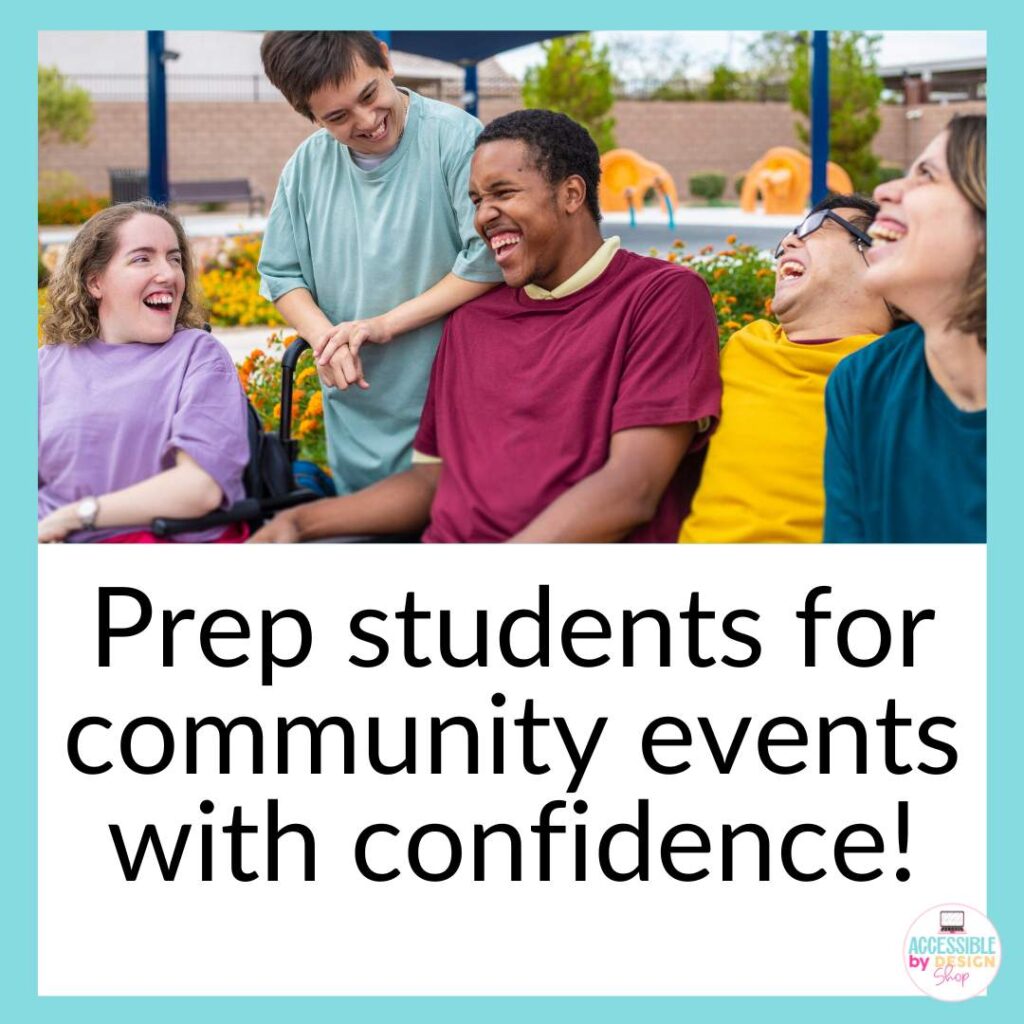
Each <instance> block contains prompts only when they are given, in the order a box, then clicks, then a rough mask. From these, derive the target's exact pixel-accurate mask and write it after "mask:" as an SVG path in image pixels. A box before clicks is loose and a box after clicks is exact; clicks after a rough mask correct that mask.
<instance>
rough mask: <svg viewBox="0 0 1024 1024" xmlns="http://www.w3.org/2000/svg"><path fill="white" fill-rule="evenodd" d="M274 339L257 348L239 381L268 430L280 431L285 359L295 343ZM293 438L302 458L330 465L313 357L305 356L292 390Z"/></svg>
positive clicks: (241, 368)
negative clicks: (282, 364) (288, 348)
mask: <svg viewBox="0 0 1024 1024" xmlns="http://www.w3.org/2000/svg"><path fill="white" fill-rule="evenodd" d="M295 337H296V336H295V335H294V334H292V335H289V336H288V337H285V338H281V337H278V335H276V334H274V335H271V336H270V337H269V338H268V339H267V345H266V348H265V349H262V348H255V349H253V350H252V352H250V353H249V355H248V356H246V357H245V360H244V361H243V362H242V364H241V365H240V366H239V367H238V377H239V379H240V380H241V382H242V387H243V388H244V389H245V393H246V394H247V395H248V396H249V401H250V402H252V404H253V408H255V410H256V412H257V413H258V414H259V417H260V419H261V420H262V421H263V427H264V429H265V430H272V431H273V430H277V428H278V427H279V426H280V424H281V357H282V356H283V355H284V350H285V349H286V348H287V347H288V345H290V344H291V343H292V342H293V341H294V340H295ZM292 437H293V438H295V439H296V440H297V441H298V442H299V458H301V459H307V460H309V461H310V462H315V463H316V464H317V465H318V466H320V467H322V468H323V467H326V465H327V441H326V439H325V437H324V397H323V393H322V391H321V390H320V379H319V377H318V375H317V372H316V366H315V365H314V364H313V353H312V352H311V351H309V350H307V351H305V352H303V354H302V356H301V357H300V358H299V364H298V366H297V367H296V369H295V385H294V388H293V390H292Z"/></svg>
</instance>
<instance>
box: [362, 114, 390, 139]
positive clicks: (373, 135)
mask: <svg viewBox="0 0 1024 1024" xmlns="http://www.w3.org/2000/svg"><path fill="white" fill-rule="evenodd" d="M390 122H391V115H390V114H385V115H384V120H383V121H381V123H380V124H379V125H377V127H376V128H375V129H374V130H373V131H372V132H363V133H362V135H361V137H362V138H364V139H366V141H367V142H380V140H381V139H383V138H384V136H385V135H387V133H388V124H389V123H390Z"/></svg>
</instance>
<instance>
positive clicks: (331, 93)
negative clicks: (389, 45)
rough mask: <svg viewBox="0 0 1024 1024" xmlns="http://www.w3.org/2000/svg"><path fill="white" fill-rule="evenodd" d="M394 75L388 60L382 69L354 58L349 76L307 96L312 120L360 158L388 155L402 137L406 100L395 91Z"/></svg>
mask: <svg viewBox="0 0 1024 1024" xmlns="http://www.w3.org/2000/svg"><path fill="white" fill-rule="evenodd" d="M384 52H385V53H386V52H387V51H386V50H385V51H384ZM394 76H395V71H394V68H392V67H391V63H390V61H389V62H388V66H387V67H386V68H374V67H370V65H369V64H367V63H366V62H365V61H364V60H362V59H361V58H359V57H356V58H355V59H354V62H353V71H352V75H351V77H349V78H348V79H346V80H345V81H344V82H341V83H340V84H337V85H325V86H324V87H323V88H322V89H318V90H317V91H316V92H315V93H313V94H312V95H311V96H310V97H309V109H310V111H311V112H312V114H313V118H314V120H315V121H316V123H317V124H319V125H320V126H321V127H323V128H326V129H327V130H328V131H329V132H330V133H331V135H333V136H334V138H335V139H337V140H338V142H340V143H341V144H342V145H343V146H348V148H349V149H352V150H355V152H357V153H359V154H360V155H362V156H381V155H383V154H386V153H390V152H391V150H393V149H394V148H395V146H397V145H398V140H399V139H400V138H401V137H402V129H403V128H404V127H405V111H406V98H405V96H403V94H402V93H400V92H399V91H398V89H396V88H395V83H394V82H393V81H392V79H393V78H394Z"/></svg>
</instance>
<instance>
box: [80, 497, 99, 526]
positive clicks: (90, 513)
mask: <svg viewBox="0 0 1024 1024" xmlns="http://www.w3.org/2000/svg"><path fill="white" fill-rule="evenodd" d="M98 511H99V503H98V502H97V501H96V499H95V498H84V499H83V500H82V501H80V502H79V503H78V509H77V512H78V521H79V522H80V523H81V524H82V529H83V530H91V529H92V527H93V524H94V523H95V522H96V513H97V512H98Z"/></svg>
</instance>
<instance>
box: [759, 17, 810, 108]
mask: <svg viewBox="0 0 1024 1024" xmlns="http://www.w3.org/2000/svg"><path fill="white" fill-rule="evenodd" d="M803 35H804V36H806V33H804V34H803ZM799 38H800V37H799V36H794V34H793V33H792V32H762V33H761V35H760V36H759V37H758V38H757V39H755V40H754V41H753V42H752V43H750V44H749V45H748V46H747V62H748V65H749V70H748V71H747V79H748V81H749V82H750V85H751V88H752V89H753V91H754V94H755V97H756V98H757V99H758V100H759V101H760V102H761V103H766V102H767V101H768V100H788V99H789V79H790V76H791V75H792V73H793V63H794V60H795V58H794V53H793V51H794V48H795V47H796V46H797V45H799V43H798V39H799ZM804 43H805V44H806V39H804Z"/></svg>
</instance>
